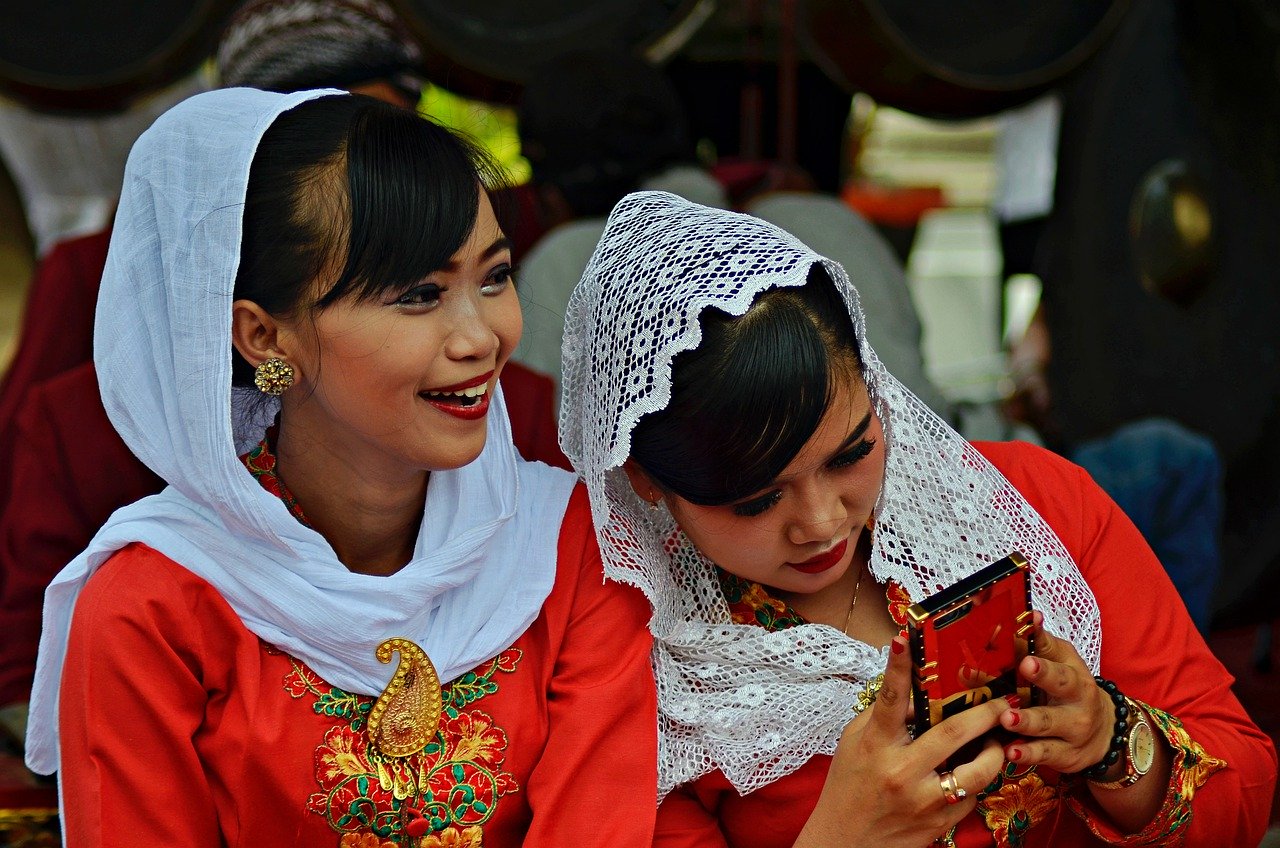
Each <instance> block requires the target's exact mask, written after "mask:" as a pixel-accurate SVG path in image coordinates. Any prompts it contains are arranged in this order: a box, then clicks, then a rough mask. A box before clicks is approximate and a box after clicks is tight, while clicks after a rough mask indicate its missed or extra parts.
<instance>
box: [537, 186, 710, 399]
mask: <svg viewBox="0 0 1280 848" xmlns="http://www.w3.org/2000/svg"><path fill="white" fill-rule="evenodd" d="M644 188H645V189H647V190H653V191H668V192H671V193H672V194H675V195H679V196H680V197H683V198H684V199H685V200H691V201H693V202H694V203H699V204H702V205H703V206H715V207H717V208H721V209H723V208H725V207H727V206H728V205H729V199H728V197H726V196H725V193H724V189H723V188H722V187H721V186H720V183H718V182H716V181H715V179H714V178H712V177H711V176H710V175H709V174H707V173H706V172H705V171H703V170H702V169H700V168H695V167H692V166H689V165H677V166H676V167H673V168H668V169H667V170H665V171H663V172H662V173H660V174H658V175H656V176H654V177H651V178H649V179H648V180H646V181H645V183H644ZM604 221H605V219H604V218H580V219H578V220H576V221H570V222H568V223H566V224H561V225H560V226H558V227H556V228H555V229H553V230H552V231H551V232H549V233H547V234H546V235H544V236H543V237H542V238H541V239H539V240H538V242H537V244H535V245H534V246H533V249H532V250H530V251H529V255H528V256H526V257H525V258H524V259H523V260H521V262H520V270H519V272H518V273H517V275H516V287H517V288H518V289H519V291H520V307H521V309H522V310H523V313H524V334H523V335H522V336H521V337H520V345H519V347H517V348H516V352H515V354H514V355H515V358H516V359H517V360H519V361H520V362H522V363H524V364H525V365H528V366H529V367H530V368H534V369H536V370H538V371H541V372H542V373H544V374H547V375H549V376H550V377H551V379H553V380H555V381H556V388H557V389H558V388H559V387H560V344H561V342H562V340H563V338H564V310H565V307H567V306H568V305H569V295H570V294H571V293H572V292H573V287H574V286H576V285H577V284H578V280H579V279H581V278H582V271H583V269H584V268H586V267H587V260H589V259H590V258H591V252H592V251H593V250H595V249H596V242H598V241H600V234H601V233H603V232H604ZM556 400H557V403H558V402H559V392H557V393H556Z"/></svg>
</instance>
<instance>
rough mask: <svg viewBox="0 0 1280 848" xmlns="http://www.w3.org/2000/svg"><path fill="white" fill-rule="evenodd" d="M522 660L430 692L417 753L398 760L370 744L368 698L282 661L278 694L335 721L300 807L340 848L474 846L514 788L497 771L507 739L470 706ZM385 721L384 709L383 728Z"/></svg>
mask: <svg viewBox="0 0 1280 848" xmlns="http://www.w3.org/2000/svg"><path fill="white" fill-rule="evenodd" d="M521 656H522V654H521V651H520V650H519V649H516V648H509V649H508V650H506V651H504V652H502V653H501V654H500V655H498V656H497V657H495V658H493V659H492V660H490V661H489V662H487V663H485V664H483V665H481V666H479V667H477V668H476V669H474V670H473V671H470V672H468V673H467V674H464V675H462V677H460V678H458V679H457V680H455V681H454V682H452V683H450V684H448V685H445V686H443V687H439V688H438V689H437V690H436V692H437V693H438V694H437V699H438V700H437V704H438V710H439V712H438V716H439V724H438V726H437V727H436V728H435V731H434V733H433V734H432V736H431V738H429V739H427V740H426V744H425V745H424V746H423V747H422V748H421V749H420V750H419V751H418V752H416V753H414V754H411V755H408V756H401V757H387V756H385V755H384V752H379V751H378V749H377V747H376V746H373V745H371V744H370V731H371V728H372V726H373V720H372V713H373V710H374V709H375V699H374V698H369V697H365V696H361V695H352V694H351V693H349V692H344V691H343V690H341V689H338V688H336V687H333V686H330V685H328V684H327V683H325V682H324V681H323V680H321V679H320V677H319V676H318V675H317V674H316V673H315V672H313V671H312V670H311V669H309V668H308V667H307V666H306V665H304V664H303V663H302V662H300V661H299V660H297V659H294V658H292V657H290V662H291V663H292V665H293V669H292V671H290V672H289V674H288V675H286V677H285V679H284V690H285V692H287V693H288V694H289V696H290V697H292V698H294V699H297V700H302V699H304V698H309V699H310V700H311V708H312V711H313V712H315V713H316V715H320V716H326V717H331V718H334V719H337V720H338V721H339V723H338V724H337V725H334V726H333V727H331V728H330V729H329V730H328V731H326V733H325V735H324V740H323V742H322V743H321V745H320V747H318V748H317V749H316V754H315V763H314V764H315V778H316V783H317V784H318V785H319V788H320V791H319V792H316V793H314V794H312V796H311V797H310V798H309V799H308V803H307V808H308V809H309V810H310V811H311V812H313V813H316V814H317V815H320V816H324V818H325V821H326V822H328V824H329V826H330V827H331V828H333V830H335V831H337V832H338V833H340V834H342V835H341V838H340V840H339V843H338V845H339V848H406V846H410V847H411V848H482V844H483V825H484V823H485V822H487V821H489V820H490V819H491V818H492V817H493V815H494V813H495V812H496V810H497V807H498V803H499V799H501V798H502V797H503V796H505V795H509V794H511V793H513V792H518V791H520V786H519V784H518V783H517V782H516V779H515V776H514V775H512V774H510V773H508V772H506V771H504V770H503V764H504V761H505V759H506V751H507V744H508V741H507V735H506V733H505V732H504V731H503V730H502V729H501V728H500V727H498V726H497V724H496V723H495V722H494V720H493V718H492V716H490V715H489V714H487V713H485V712H483V711H481V710H479V709H476V708H475V705H476V704H477V702H479V701H480V700H482V699H483V698H485V697H486V696H488V695H491V694H494V693H496V692H497V691H498V682H497V680H496V677H497V675H498V674H499V673H504V674H510V673H513V672H515V670H516V667H517V665H518V664H519V662H520V659H521ZM403 657H404V654H402V662H403ZM415 682H416V681H415ZM399 691H403V690H399ZM386 715H390V708H388V711H387V713H386V714H384V718H383V725H382V726H383V727H384V728H385V722H386V717H385V716H386ZM382 738H385V737H382Z"/></svg>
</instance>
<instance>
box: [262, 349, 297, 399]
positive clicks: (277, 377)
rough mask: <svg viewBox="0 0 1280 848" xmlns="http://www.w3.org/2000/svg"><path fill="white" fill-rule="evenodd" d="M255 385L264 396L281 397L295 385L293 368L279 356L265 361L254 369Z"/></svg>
mask: <svg viewBox="0 0 1280 848" xmlns="http://www.w3.org/2000/svg"><path fill="white" fill-rule="evenodd" d="M253 384H254V385H255V386H257V387H258V391H260V392H262V393H263V394H264V395H271V396H272V397H279V396H280V395H282V394H284V391H285V389H287V388H289V387H290V386H292V385H293V366H291V365H290V364H289V363H287V362H285V361H284V360H283V359H281V358H279V357H278V356H273V357H271V358H270V359H267V360H264V361H262V362H260V363H259V364H258V367H257V368H255V369H253Z"/></svg>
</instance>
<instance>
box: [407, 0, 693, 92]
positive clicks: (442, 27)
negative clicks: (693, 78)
mask: <svg viewBox="0 0 1280 848" xmlns="http://www.w3.org/2000/svg"><path fill="white" fill-rule="evenodd" d="M392 5H394V6H395V7H396V10H397V11H398V12H399V13H400V14H401V16H402V17H403V18H404V20H405V23H406V24H408V26H409V28H410V29H411V30H412V31H413V32H414V34H415V35H416V36H417V37H418V39H419V40H420V41H421V42H422V45H423V48H424V52H425V53H426V54H427V59H426V60H425V64H426V66H427V67H426V70H427V72H428V74H429V76H430V77H431V79H432V81H433V82H438V83H439V84H441V85H443V86H445V87H447V88H451V89H453V90H454V91H457V92H459V93H461V94H466V95H469V96H472V97H478V98H481V99H485V100H490V101H497V102H514V101H515V99H516V98H517V97H518V96H519V90H520V84H521V83H523V82H524V81H525V80H526V79H528V77H529V75H530V73H531V72H532V71H533V69H534V68H536V67H537V66H538V65H541V64H542V63H544V62H546V61H548V60H549V59H552V58H554V57H556V56H559V55H562V54H564V53H567V52H571V51H575V50H581V49H584V48H592V49H606V50H607V49H618V50H634V51H638V52H641V53H644V54H645V55H646V56H647V57H648V58H649V59H651V60H653V61H662V60H664V59H666V58H667V57H668V56H670V55H671V54H672V53H674V52H675V51H676V50H678V49H679V48H680V47H681V46H683V44H684V42H685V41H686V40H687V39H688V37H689V36H690V35H691V34H692V33H693V31H694V30H696V29H697V27H698V26H699V25H700V24H701V23H702V22H703V21H704V20H705V19H706V18H707V17H708V16H709V15H710V13H711V10H712V8H713V7H714V5H715V4H714V2H713V0H486V2H484V3H458V2H456V0H392Z"/></svg>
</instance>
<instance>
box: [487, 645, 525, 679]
mask: <svg viewBox="0 0 1280 848" xmlns="http://www.w3.org/2000/svg"><path fill="white" fill-rule="evenodd" d="M523 656H524V652H523V651H521V650H520V649H519V648H508V649H507V650H505V651H503V652H502V653H500V654H498V655H497V656H496V657H494V658H493V667H494V668H495V669H496V670H498V671H505V672H507V673H508V674H511V673H512V672H514V671H515V670H516V664H517V663H518V662H520V659H521V658H522V657H523ZM476 673H477V674H479V673H480V672H479V670H478V669H477V671H476Z"/></svg>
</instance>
